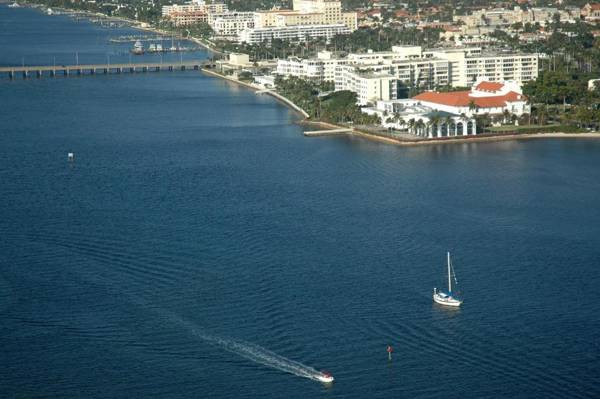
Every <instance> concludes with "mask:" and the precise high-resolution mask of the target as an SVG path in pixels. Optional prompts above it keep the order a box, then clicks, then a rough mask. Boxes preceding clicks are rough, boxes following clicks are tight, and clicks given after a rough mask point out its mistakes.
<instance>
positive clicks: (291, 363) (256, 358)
mask: <svg viewBox="0 0 600 399" xmlns="http://www.w3.org/2000/svg"><path fill="white" fill-rule="evenodd" d="M163 314H164V315H165V316H168V317H169V318H171V319H172V320H174V321H176V322H177V323H179V324H182V325H185V326H186V327H188V328H189V329H190V331H191V332H192V333H193V334H194V335H195V336H196V337H199V338H201V339H202V340H204V341H206V342H207V343H208V344H210V345H212V346H215V347H218V348H221V349H224V350H226V351H228V352H231V353H235V354H236V355H238V356H241V357H243V358H246V359H248V360H251V361H253V362H255V363H259V364H262V365H263V366H267V367H271V368H274V369H276V370H280V371H283V372H286V373H290V374H293V375H296V376H298V377H304V378H309V379H311V380H314V381H320V382H324V383H331V382H333V380H334V378H333V376H332V375H331V373H329V372H327V371H319V370H316V369H314V368H312V367H310V366H307V365H305V364H302V363H300V362H297V361H295V360H291V359H288V358H286V357H283V356H281V355H278V354H277V353H275V352H273V351H270V350H268V349H266V348H263V347H262V346H259V345H255V344H251V343H249V342H243V341H239V340H233V339H227V338H221V337H217V336H214V335H211V334H207V333H205V332H203V331H201V330H200V329H199V328H198V326H197V325H194V324H193V323H191V322H189V321H187V320H184V319H182V318H181V317H179V316H177V315H175V314H173V313H171V312H166V311H165V312H164V313H163Z"/></svg>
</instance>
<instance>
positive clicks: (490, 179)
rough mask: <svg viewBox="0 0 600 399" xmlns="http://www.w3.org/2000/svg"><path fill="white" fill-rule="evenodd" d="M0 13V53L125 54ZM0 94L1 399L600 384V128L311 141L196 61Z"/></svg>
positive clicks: (584, 393) (77, 31)
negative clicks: (558, 133)
mask: <svg viewBox="0 0 600 399" xmlns="http://www.w3.org/2000/svg"><path fill="white" fill-rule="evenodd" d="M0 28H1V29H0V64H2V65H10V64H15V63H17V64H20V63H21V62H22V61H23V57H25V62H26V63H27V62H28V61H29V63H35V62H39V63H51V62H53V61H50V60H53V58H54V57H56V58H57V60H58V61H57V62H60V63H72V62H71V61H69V60H70V59H71V58H72V57H73V54H74V52H76V51H77V52H79V57H80V62H81V63H84V62H100V61H96V60H102V59H105V58H106V55H107V54H112V56H111V57H123V58H125V57H128V54H127V47H128V45H118V46H115V45H111V44H109V43H108V38H109V37H113V36H118V35H123V34H130V33H131V31H130V30H127V29H111V30H109V29H104V28H100V27H98V26H95V25H92V24H90V23H86V22H74V21H72V20H70V19H69V18H67V17H64V16H54V17H48V16H45V15H42V14H41V13H39V12H37V11H34V10H28V9H12V10H11V9H8V8H6V6H4V5H0ZM187 56H189V57H206V56H207V55H206V54H205V53H203V52H198V53H194V54H188V55H187ZM82 58H83V59H82ZM44 60H46V61H44ZM0 110H1V111H0V115H1V122H2V124H1V126H0V182H1V183H2V184H1V187H2V191H1V193H0V235H1V237H2V239H1V240H0V320H1V321H2V323H0V343H1V345H2V350H1V351H0V364H2V367H1V368H0V396H2V397H86V398H89V397H123V398H125V397H127V398H129V397H172V398H183V397H186V398H187V397H211V398H241V397H246V398H252V397H270V398H281V397H289V398H307V397H331V398H366V397H376V398H379V397H423V398H430V397H431V398H436V397H447V396H449V395H451V396H455V395H456V396H458V397H473V398H481V397H499V396H506V397H557V398H564V397H573V398H575V397H598V396H599V395H600V388H598V386H599V385H600V373H598V366H599V365H600V362H599V357H600V348H599V345H600V339H599V336H598V335H599V331H600V318H599V316H598V314H599V311H600V305H599V303H598V301H597V299H596V296H595V290H596V289H597V287H598V286H599V285H600V267H599V266H600V209H599V208H598V206H597V205H598V201H599V198H600V195H599V194H600V156H599V155H598V154H600V141H594V140H583V139H582V140H535V141H534V140H532V141H520V142H516V141H515V142H501V143H485V144H474V143H470V144H464V145H449V146H431V147H421V148H395V147H392V146H385V145H379V144H375V143H369V142H365V141H359V140H352V139H345V138H332V139H307V138H304V137H303V136H302V135H301V128H300V127H299V126H297V125H295V124H294V123H293V122H294V121H295V118H296V117H295V115H293V114H292V113H291V112H290V111H289V110H288V109H287V108H284V107H283V106H281V105H280V104H279V103H277V102H276V101H274V100H273V99H272V98H270V97H266V96H256V95H255V94H254V93H252V92H249V91H246V90H244V89H241V88H239V87H236V86H233V85H230V84H228V83H225V82H222V81H219V80H216V79H213V78H210V77H207V76H203V75H201V74H199V73H197V72H186V73H161V74H146V75H142V74H140V75H121V76H116V75H113V76H100V75H98V76H94V77H72V78H55V79H51V78H43V79H30V80H26V81H23V80H20V79H17V80H14V81H9V80H7V79H6V80H1V81H0ZM69 151H73V152H75V157H76V160H75V162H74V163H72V164H70V163H69V162H67V152H69ZM446 250H451V251H452V252H453V254H454V261H455V267H456V272H457V277H458V281H459V288H460V291H461V292H462V293H463V296H464V299H465V303H464V306H463V308H462V309H460V310H455V311H448V310H445V309H442V308H440V307H438V306H436V305H434V304H432V301H431V292H432V289H433V287H434V286H438V287H440V286H442V284H443V283H444V271H445V263H444V262H445V251H446ZM388 344H391V345H392V346H393V347H394V348H395V352H394V358H393V360H392V362H388V360H387V354H386V352H385V349H386V346H387V345H388ZM255 345H259V346H260V348H256V346H255ZM261 348H266V349H267V350H269V351H273V352H274V353H276V354H278V355H280V356H283V357H285V358H288V359H292V360H294V361H297V362H301V363H302V364H305V365H307V366H310V367H315V368H317V369H328V370H331V371H332V373H333V374H334V376H335V377H336V382H335V383H334V384H333V385H332V386H330V387H327V386H323V385H321V384H320V383H317V382H315V381H312V380H310V379H307V378H301V377H298V376H296V375H294V374H290V373H285V372H283V371H281V369H282V368H283V369H286V368H287V369H289V367H291V366H290V363H286V360H285V359H281V358H279V357H277V356H276V355H274V354H271V353H270V352H265V351H264V350H263V349H261ZM240 355H241V356H240ZM269 365H271V366H269Z"/></svg>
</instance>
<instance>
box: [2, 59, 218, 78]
mask: <svg viewBox="0 0 600 399" xmlns="http://www.w3.org/2000/svg"><path fill="white" fill-rule="evenodd" d="M205 64H209V63H208V62H206V61H204V62H201V61H181V62H158V63H133V64H132V63H128V64H91V65H37V66H7V67H0V75H7V76H8V77H9V78H10V79H14V78H16V77H18V76H22V77H23V78H24V79H25V78H28V77H33V76H36V77H38V78H41V77H42V76H52V77H54V76H57V75H62V76H70V75H96V74H119V73H137V72H160V71H185V70H195V71H197V70H199V69H201V68H202V67H203V66H205Z"/></svg>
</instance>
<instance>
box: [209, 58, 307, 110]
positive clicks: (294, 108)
mask: <svg viewBox="0 0 600 399" xmlns="http://www.w3.org/2000/svg"><path fill="white" fill-rule="evenodd" d="M201 70H202V72H204V73H206V74H208V75H211V76H214V77H217V78H221V79H224V80H228V81H230V82H233V83H237V84H238V85H241V86H245V87H247V88H249V89H251V90H254V91H258V90H261V88H260V87H257V86H255V85H253V84H251V83H246V82H242V81H241V80H238V79H236V78H233V77H231V76H225V75H221V74H220V73H218V72H215V71H211V70H208V69H206V68H202V69H201ZM264 94H268V95H270V96H273V97H275V98H276V99H277V100H279V101H281V102H282V103H284V104H285V105H287V106H288V107H290V108H291V109H292V110H294V111H296V112H297V113H298V114H300V115H302V117H304V118H308V117H309V116H310V115H309V114H308V113H307V112H306V111H304V110H303V109H302V108H300V107H299V106H297V105H296V104H294V103H293V102H292V101H290V100H289V99H288V98H286V97H284V96H282V95H281V94H279V93H276V92H274V91H271V90H269V91H265V92H264Z"/></svg>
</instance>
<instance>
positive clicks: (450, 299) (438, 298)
mask: <svg viewBox="0 0 600 399" xmlns="http://www.w3.org/2000/svg"><path fill="white" fill-rule="evenodd" d="M453 270H454V268H453V267H452V262H451V260H450V252H448V292H443V291H438V290H437V288H434V289H433V301H434V302H435V303H438V304H440V305H443V306H452V307H459V306H460V305H461V304H462V301H461V300H460V299H458V298H456V297H455V296H454V295H453V294H452V279H453V278H454V282H455V283H456V282H457V281H456V276H455V275H454V273H453Z"/></svg>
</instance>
